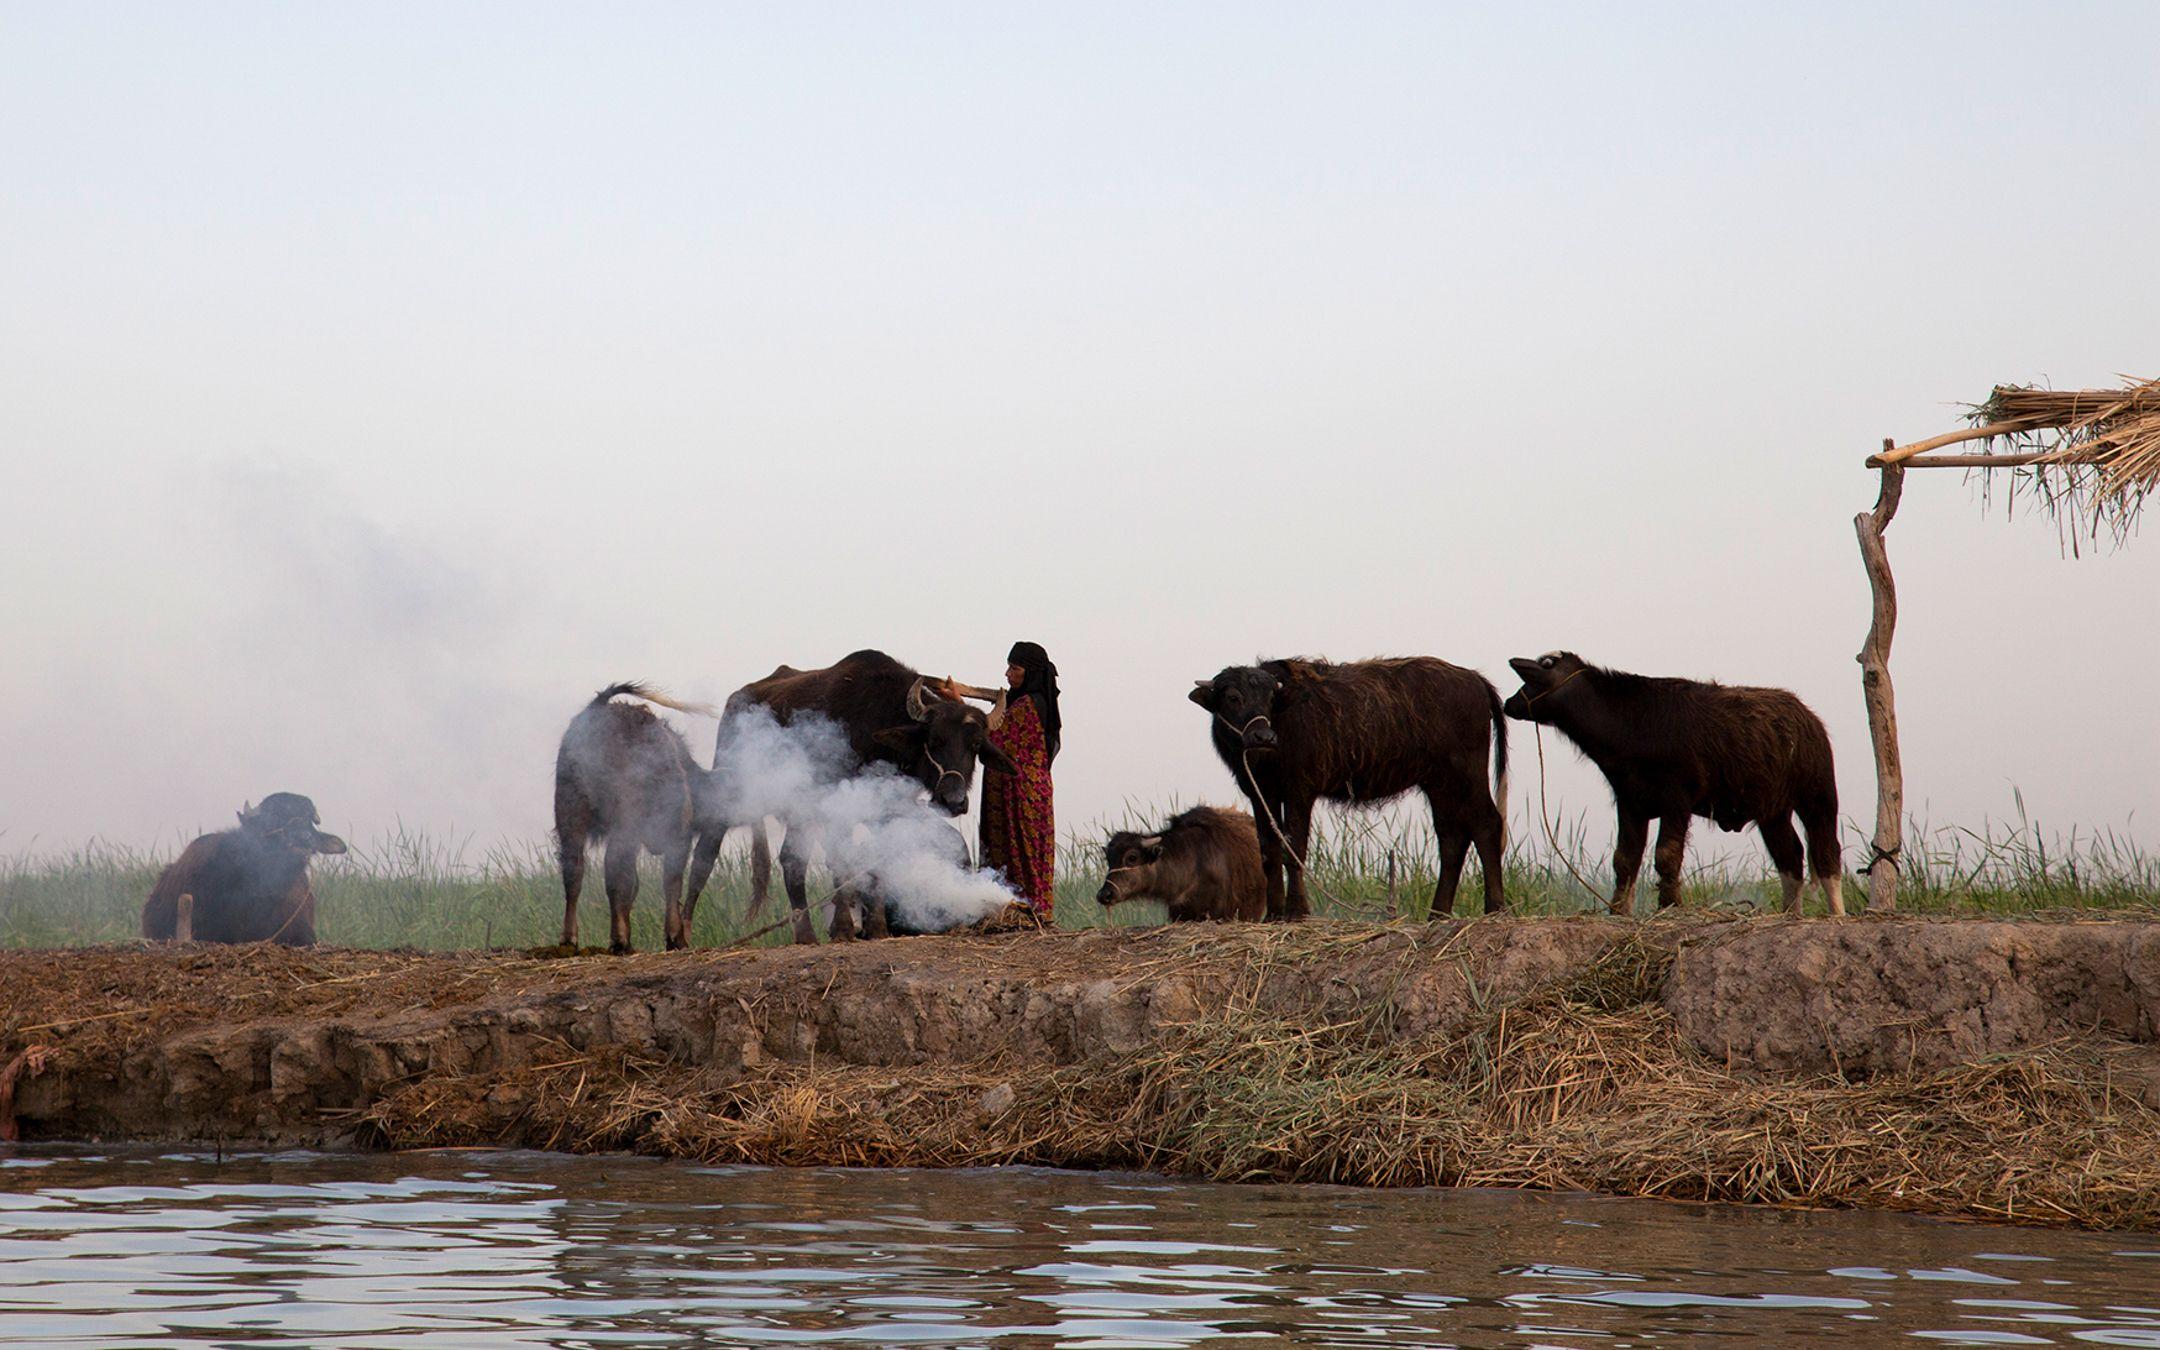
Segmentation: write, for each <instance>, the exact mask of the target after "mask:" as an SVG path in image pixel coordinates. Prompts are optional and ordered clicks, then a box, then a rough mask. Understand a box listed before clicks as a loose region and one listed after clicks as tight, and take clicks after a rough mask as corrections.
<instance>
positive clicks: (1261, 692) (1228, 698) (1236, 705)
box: [1187, 666, 1282, 755]
mask: <svg viewBox="0 0 2160 1350" xmlns="http://www.w3.org/2000/svg"><path fill="white" fill-rule="evenodd" d="M1281 688H1282V681H1281V680H1279V679H1277V678H1275V676H1274V675H1272V674H1270V673H1269V672H1268V670H1267V668H1266V667H1264V666H1225V667H1223V669H1222V670H1221V671H1220V672H1219V673H1218V674H1217V675H1216V676H1215V678H1214V679H1212V680H1194V681H1193V687H1192V693H1191V694H1189V695H1187V697H1188V698H1190V699H1192V701H1193V702H1195V703H1197V704H1199V705H1200V706H1201V707H1203V708H1205V709H1207V710H1208V711H1209V712H1211V713H1213V714H1214V715H1215V716H1216V717H1218V718H1220V719H1221V720H1222V723H1223V725H1224V726H1226V727H1227V728H1228V729H1229V731H1230V733H1231V734H1232V735H1234V736H1236V737H1237V738H1238V740H1239V742H1240V744H1241V746H1242V748H1243V749H1244V751H1245V753H1247V754H1250V755H1261V754H1266V753H1267V752H1269V751H1271V750H1273V749H1274V748H1275V747H1276V744H1277V742H1276V737H1275V724H1274V721H1273V720H1272V719H1273V717H1274V715H1275V694H1276V692H1277V691H1278V690H1280V689H1281Z"/></svg>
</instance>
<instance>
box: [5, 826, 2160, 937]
mask: <svg viewBox="0 0 2160 1350" xmlns="http://www.w3.org/2000/svg"><path fill="white" fill-rule="evenodd" d="M1172 809H1174V808H1166V809H1164V810H1159V811H1158V810H1153V809H1135V810H1134V811H1133V812H1131V815H1130V818H1131V819H1132V820H1134V821H1138V822H1142V823H1149V822H1154V821H1159V820H1160V819H1162V818H1163V817H1165V816H1167V815H1168V814H1170V811H1171V810H1172ZM1112 828H1115V826H1114V825H1112V824H1110V823H1103V824H1100V825H1096V826H1091V827H1089V828H1087V829H1084V830H1080V831H1075V832H1074V833H1072V834H1070V835H1069V836H1068V837H1067V839H1066V841H1065V844H1064V847H1063V848H1062V850H1061V856H1060V858H1059V865H1058V886H1057V890H1058V904H1057V922H1058V924H1059V926H1061V927H1066V928H1087V927H1099V926H1103V925H1107V924H1117V925H1125V924H1154V923H1160V922H1161V921H1162V918H1163V913H1162V908H1161V906H1159V905H1153V904H1147V903H1140V904H1133V905H1125V906H1120V907H1118V908H1117V909H1115V910H1108V911H1106V910H1104V909H1103V908H1102V907H1101V906H1100V905H1098V904H1096V902H1095V898H1094V897H1095V891H1096V889H1097V888H1098V887H1099V886H1100V885H1101V884H1102V871H1103V861H1102V845H1101V841H1102V839H1103V838H1105V837H1106V836H1107V835H1108V833H1109V831H1110V829H1112ZM1607 828H1609V827H1608V826H1607V824H1606V822H1605V819H1604V817H1603V815H1602V814H1600V815H1599V816H1598V817H1596V818H1595V822H1594V823H1593V819H1592V818H1591V817H1590V816H1587V815H1582V816H1577V817H1574V818H1573V819H1570V820H1565V821H1562V822H1560V825H1559V828H1558V841H1559V845H1560V853H1559V854H1555V853H1554V852H1553V850H1552V848H1551V847H1550V845H1548V844H1547V843H1546V842H1545V840H1544V838H1543V830H1542V828H1534V827H1532V826H1531V825H1530V824H1529V823H1528V822H1527V821H1521V822H1518V828H1517V829H1515V830H1514V831H1512V832H1511V837H1512V838H1513V839H1514V840H1515V841H1516V842H1515V843H1514V845H1513V846H1511V847H1510V849H1509V851H1508V854H1507V857H1506V860H1505V863H1504V866H1505V868H1506V877H1505V886H1506V890H1507V895H1508V900H1509V904H1510V905H1511V906H1512V907H1513V908H1514V909H1515V910H1516V912H1518V913H1525V914H1536V915H1559V914H1577V913H1588V912H1598V911H1602V909H1603V907H1604V895H1603V894H1602V892H1600V893H1596V894H1593V893H1592V892H1590V891H1588V890H1586V889H1585V888H1584V887H1583V885H1582V883H1581V882H1580V881H1578V880H1577V879H1576V874H1578V873H1579V874H1580V875H1581V877H1583V878H1584V879H1586V880H1588V881H1590V882H1592V883H1594V884H1596V885H1598V886H1601V887H1602V886H1604V885H1606V884H1608V883H1609V879H1610V876H1611V864H1610V861H1609V857H1610V852H1609V849H1610V845H1609V844H1608V843H1607V842H1606V839H1605V837H1604V833H1605V830H1606V829H1607ZM1848 833H1849V834H1850V835H1851V838H1850V839H1849V840H1848V843H1849V844H1850V851H1849V852H1848V855H1847V856H1848V857H1851V858H1859V857H1861V856H1864V846H1863V845H1861V844H1860V843H1859V842H1858V841H1859V834H1858V831H1857V830H1851V831H1848ZM1907 838H1908V839H1909V840H1911V841H1913V842H1911V843H1909V844H1908V845H1907V847H1906V853H1905V857H1906V860H1907V874H1906V876H1905V879H1904V883H1903V885H1902V886H1901V888H1900V894H1899V904H1900V908H1901V909H1903V910H1905V911H1907V912H1914V913H1923V914H1925V913H1950V914H1990V915H2017V914H2040V913H2045V912H2050V911H2067V910H2094V909H2101V910H2141V909H2153V908H2160V855H2155V854H2152V853H2148V852H2146V851H2145V850H2144V849H2143V847H2142V846H2141V845H2140V844H2138V843H2137V841H2135V840H2134V839H2132V838H2131V837H2129V836H2128V835H2126V834H2123V833H2121V832H2119V831H2113V830H2100V831H2097V832H2091V831H2084V830H2072V831H2070V832H2068V833H2067V834H2065V833H2060V832H2052V831H2049V830H2047V829H2045V828H2043V826H2042V824H2041V823H2040V822H2039V821H2037V820H2034V819H2031V818H2029V817H2028V815H2027V814H2026V811H2025V807H2024V803H2023V800H2022V798H2018V799H2016V801H2015V812H2014V814H2013V816H2012V817H2011V818H2009V819H2007V820H2002V821H1993V820H1989V821H1982V822H1981V823H1980V824H1979V825H1977V826H1970V827H1967V826H1941V827H1936V826H1931V825H1929V824H1927V823H1926V822H1924V821H1919V820H1915V821H1913V822H1912V823H1911V824H1910V826H1909V827H1908V831H1907ZM1752 845H1753V840H1752V839H1747V840H1744V841H1742V846H1741V848H1740V849H1739V850H1738V851H1735V852H1731V853H1728V854H1724V855H1718V854H1707V855H1706V854H1703V853H1700V852H1698V853H1696V854H1693V855H1691V856H1690V858H1689V869H1688V873H1687V876H1686V878H1685V882H1684V885H1683V896H1684V901H1685V903H1686V904H1688V905H1690V906H1694V907H1697V908H1702V909H1709V910H1717V911H1732V910H1737V911H1747V910H1754V909H1765V908H1769V907H1771V906H1772V905H1774V904H1775V903H1776V901H1777V896H1778V893H1779V892H1778V886H1777V881H1776V878H1775V877H1774V876H1772V875H1771V873H1770V872H1769V870H1768V867H1767V865H1766V864H1765V863H1764V861H1763V860H1762V858H1761V856H1760V854H1759V852H1757V851H1756V850H1755V849H1754V848H1753V847H1752ZM177 852H178V844H177V843H176V844H174V845H173V846H171V847H170V848H169V849H133V848H128V847H124V846H121V845H114V844H103V843H92V844H88V845H85V846H82V847H79V848H76V849H73V850H70V851H67V852H64V853H16V854H0V947H77V946H89V945H95V944H98V943H107V942H125V941H129V940H131V939H133V938H134V937H135V936H136V932H137V928H136V925H137V919H138V916H139V914H140V911H141V905H142V899H143V897H144V896H145V895H147V894H148V893H149V890H150V885H151V883H152V881H154V880H155V879H156V877H157V874H158V871H159V869H160V868H162V867H163V866H164V865H165V864H166V863H167V862H169V861H171V858H172V856H173V855H174V854H176V853H177ZM1309 860H1310V862H1311V864H1312V877H1313V880H1314V882H1315V883H1316V885H1315V888H1314V895H1313V901H1314V909H1315V912H1316V913H1317V914H1319V915H1322V916H1324V917H1335V918H1353V919H1385V918H1392V917H1410V918H1423V917H1425V915H1426V910H1427V907H1428V905H1429V902H1430V898H1431V895H1432V886H1433V877H1434V875H1435V873H1436V871H1437V866H1438V860H1437V858H1436V857H1435V856H1434V851H1433V840H1432V834H1431V831H1430V830H1429V829H1427V828H1424V827H1423V826H1421V825H1419V824H1417V823H1415V822H1412V821H1409V820H1408V819H1406V818H1402V817H1397V816H1394V815H1391V814H1388V813H1364V814H1358V815H1342V816H1323V818H1322V820H1321V822H1320V824H1319V825H1318V826H1317V827H1316V829H1315V832H1314V838H1313V841H1312V847H1311V849H1310V851H1309ZM1476 870H1477V869H1476V863H1475V861H1474V860H1473V861H1472V863H1471V865H1470V867H1469V868H1468V869H1467V871H1466V873H1465V877H1464V883H1463V892H1462V897H1461V898H1460V900H1459V902H1458V908H1459V910H1460V912H1463V913H1468V912H1470V909H1471V907H1472V906H1473V905H1474V904H1475V903H1476V901H1475V895H1476V893H1477V888H1476V886H1475V885H1474V884H1473V879H1474V878H1475V876H1476ZM314 885H315V891H316V894H317V896H318V898H319V901H320V922H319V931H320V933H321V936H322V940H323V941H324V942H325V943H326V944H330V945H334V946H346V947H363V948H378V949H390V948H418V949H421V950H429V951H454V950H466V949H483V950H484V949H514V948H531V947H538V946H542V945H545V944H549V943H553V942H554V941H555V940H556V938H557V937H558V935H559V931H560V925H561V919H562V883H561V881H560V879H559V876H558V874H557V872H556V868H555V862H554V857H553V852H552V848H551V846H550V845H548V844H546V843H544V842H534V843H527V844H522V845H513V844H498V845H496V846H495V847H493V848H490V849H486V850H484V851H478V852H475V851H474V850H473V848H472V846H471V845H470V844H469V843H461V842H458V841H455V840H451V839H448V838H444V837H442V836H437V835H432V834H429V833H427V832H425V831H420V830H413V829H400V830H397V831H395V832H393V833H392V834H390V835H387V836H385V837H383V838H381V839H378V840H376V841H374V842H372V843H370V844H368V845H365V846H362V847H356V848H355V850H354V851H353V852H352V853H351V854H349V855H347V856H346V857H344V858H339V859H324V860H321V861H320V862H319V863H318V864H317V866H316V868H315V871H314ZM659 885H660V879H659V874H658V871H657V869H656V868H655V867H654V866H653V865H652V864H651V860H649V859H648V860H647V864H646V866H645V869H644V871H643V873H642V880H641V889H640V894H639V901H638V907H637V909H636V911H635V913H634V915H633V918H632V925H631V926H632V933H633V936H634V938H635V941H636V943H637V945H638V946H639V947H640V948H641V949H648V950H649V949H653V948H657V947H658V946H659V945H660V906H659V903H658V897H659ZM825 885H826V878H825V876H824V873H823V872H822V870H814V871H813V873H812V890H813V894H815V895H820V896H821V895H822V894H823V891H824V887H825ZM1860 889H1864V887H1862V885H1861V883H1860V882H1859V881H1858V880H1857V879H1851V880H1849V882H1848V887H1847V890H1848V894H1851V893H1853V892H1854V891H1856V890H1860ZM749 895H750V877H749V867H748V861H747V857H746V855H745V853H744V850H743V846H742V845H741V844H740V843H737V844H735V845H732V846H731V847H730V848H729V849H728V850H727V851H726V852H724V853H722V855H721V859H720V865H719V867H718V868H717V869H715V871H714V873H713V879H712V883H711V885H710V886H709V887H708V888H707V890H706V893H705V898H704V900H703V901H702V902H701V903H700V905H699V907H698V913H697V920H696V925H695V929H694V932H693V940H694V942H695V944H696V945H698V946H701V947H705V946H719V945H722V944H726V943H732V942H737V941H739V940H741V939H743V938H744V937H745V936H747V935H750V934H752V933H755V932H756V930H757V929H758V928H760V927H763V926H764V924H765V923H766V922H767V921H768V920H770V919H772V918H774V917H777V916H778V912H779V911H778V909H777V908H775V909H774V910H772V911H770V912H768V913H766V914H764V915H760V916H758V917H757V918H756V919H755V920H752V919H751V918H750V917H749V916H748V914H747V911H748V906H749ZM782 903H784V902H782ZM1811 903H1819V901H1814V900H1812V899H1811ZM582 918H583V923H584V926H585V929H586V931H587V932H588V934H590V935H593V936H595V937H597V936H598V935H600V934H603V933H604V932H605V931H606V923H607V918H606V901H605V898H604V895H603V891H602V888H601V885H600V882H599V879H598V876H597V869H594V871H593V872H592V873H590V874H588V877H587V880H586V888H585V898H584V903H583V914H582ZM787 940H788V934H787V933H786V932H785V931H779V932H773V933H769V934H766V935H764V936H762V937H757V938H754V939H752V942H751V945H758V946H767V945H779V944H781V943H784V942H786V941H787Z"/></svg>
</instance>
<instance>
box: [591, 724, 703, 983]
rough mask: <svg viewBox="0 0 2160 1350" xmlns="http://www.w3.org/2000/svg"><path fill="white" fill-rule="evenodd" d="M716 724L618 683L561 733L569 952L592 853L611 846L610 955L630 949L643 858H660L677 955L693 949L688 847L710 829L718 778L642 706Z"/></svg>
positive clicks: (667, 921)
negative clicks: (594, 846) (686, 881)
mask: <svg viewBox="0 0 2160 1350" xmlns="http://www.w3.org/2000/svg"><path fill="white" fill-rule="evenodd" d="M618 694H622V695H628V696H629V697H631V698H637V699H642V700H644V701H645V702H646V703H657V704H659V705H660V706H661V707H663V708H674V709H676V710H678V711H680V712H692V713H700V714H704V715H706V716H710V715H711V713H712V710H711V709H709V708H704V707H700V706H699V705H697V704H693V703H677V702H674V701H673V700H671V699H669V698H667V697H666V696H664V695H662V694H660V693H659V692H657V691H656V690H653V689H648V688H647V687H645V686H644V685H640V684H611V685H609V686H608V687H607V688H605V689H603V690H601V691H600V692H599V693H597V694H594V695H593V697H592V702H590V703H588V704H586V705H585V707H584V708H583V709H582V710H580V711H579V713H578V715H577V716H576V717H573V718H571V719H570V725H569V727H568V728H567V729H566V730H565V731H564V732H563V738H562V746H561V748H560V749H558V750H557V751H556V752H555V847H556V855H557V860H558V861H559V862H560V863H561V864H562V883H563V926H562V941H563V945H564V946H565V947H575V946H577V939H578V915H577V906H578V892H579V891H581V890H582V889H584V885H585V850H586V848H587V846H588V845H589V844H590V843H591V842H592V841H594V840H600V839H604V840H606V841H607V854H606V860H605V862H604V864H603V867H602V875H603V877H604V878H605V879H606V882H607V898H608V950H609V951H612V952H617V953H621V952H627V951H629V950H630V907H631V906H632V905H633V904H634V903H636V901H637V893H638V875H637V863H638V850H639V849H640V848H645V849H649V850H651V851H652V852H653V853H655V854H658V855H659V857H660V891H661V895H662V896H663V897H664V899H665V901H666V905H667V910H666V914H665V916H664V919H663V923H662V928H663V931H664V933H665V935H666V939H667V945H668V947H669V948H670V949H671V950H672V949H675V948H680V947H686V946H688V945H689V943H690V920H691V918H692V914H693V910H694V909H695V906H696V903H697V902H696V901H695V900H694V899H693V900H692V901H691V903H690V905H689V906H685V905H684V904H683V903H682V898H683V873H684V871H685V870H686V869H687V867H688V865H689V861H690V843H691V840H692V839H693V838H695V837H696V831H697V830H698V829H699V828H701V826H703V825H706V824H710V823H711V821H710V819H709V818H710V816H711V814H712V807H711V805H710V804H711V802H712V800H713V797H714V795H715V794H714V792H713V788H712V784H711V776H710V775H709V774H707V773H706V772H705V770H703V769H701V768H699V767H698V763H697V761H696V760H694V759H692V758H691V757H690V747H689V746H687V745H685V744H683V738H682V735H681V733H679V732H677V731H676V730H675V728H673V727H671V726H669V725H668V724H667V723H665V722H663V721H661V720H660V719H659V717H658V716H656V715H655V714H654V713H653V710H652V709H650V708H648V707H645V706H643V704H640V703H618V702H616V701H615V697H616V695H618Z"/></svg>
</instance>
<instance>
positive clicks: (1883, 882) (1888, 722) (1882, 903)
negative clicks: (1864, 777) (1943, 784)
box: [1853, 440, 1905, 914]
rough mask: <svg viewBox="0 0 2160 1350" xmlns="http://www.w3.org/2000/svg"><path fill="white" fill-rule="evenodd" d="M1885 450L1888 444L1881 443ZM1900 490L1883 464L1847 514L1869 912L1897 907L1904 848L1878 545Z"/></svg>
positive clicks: (1901, 478) (1889, 600)
mask: <svg viewBox="0 0 2160 1350" xmlns="http://www.w3.org/2000/svg"><path fill="white" fill-rule="evenodd" d="M1883 449H1884V451H1885V452H1887V451H1888V450H1889V449H1890V442H1889V441H1887V440H1886V441H1884V442H1883ZM1904 491H1905V470H1904V468H1903V467H1902V466H1900V465H1897V464H1889V465H1885V466H1884V467H1883V471H1882V490H1881V492H1880V493H1879V494H1877V496H1876V498H1875V509H1874V510H1873V511H1862V512H1861V513H1860V514H1859V515H1857V516H1854V517H1853V529H1854V531H1855V532H1856V533H1858V534H1859V536H1860V561H1861V562H1862V563H1863V564H1864V565H1865V566H1866V568H1867V575H1868V588H1869V589H1870V590H1871V591H1873V592H1874V596H1875V609H1874V616H1873V618H1872V619H1871V620H1870V621H1869V623H1868V632H1867V642H1866V643H1865V644H1864V645H1863V646H1862V647H1861V648H1860V654H1859V655H1858V656H1856V657H1854V658H1853V659H1854V660H1856V661H1858V662H1859V663H1860V696H1861V698H1862V699H1863V700H1864V701H1865V702H1866V704H1867V719H1868V738H1869V739H1870V740H1872V741H1873V742H1874V744H1875V841H1874V850H1873V856H1872V857H1870V858H1869V859H1868V864H1867V867H1866V868H1865V871H1866V872H1867V878H1868V902H1867V908H1868V913H1870V914H1888V913H1891V912H1892V911H1894V910H1896V909H1897V884H1898V851H1899V850H1900V849H1901V848H1902V847H1903V846H1904V829H1905V821H1904V816H1905V766H1904V762H1903V760H1902V759H1901V758H1900V756H1899V754H1898V735H1897V695H1896V692H1895V691H1894V690H1893V689H1892V688H1891V686H1890V639H1891V637H1892V635H1893V634H1895V633H1896V631H1897V582H1896V580H1895V579H1894V578H1892V577H1891V575H1890V553H1889V550H1888V549H1886V548H1885V547H1884V546H1883V531H1884V530H1886V529H1888V528H1889V526H1890V518H1891V517H1892V516H1895V515H1896V514H1897V508H1898V498H1899V497H1900V496H1902V495H1903V493H1904Z"/></svg>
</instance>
